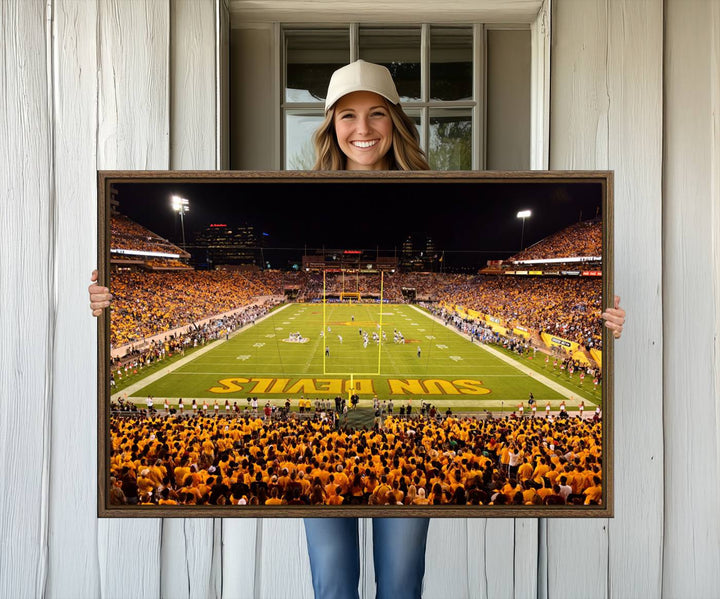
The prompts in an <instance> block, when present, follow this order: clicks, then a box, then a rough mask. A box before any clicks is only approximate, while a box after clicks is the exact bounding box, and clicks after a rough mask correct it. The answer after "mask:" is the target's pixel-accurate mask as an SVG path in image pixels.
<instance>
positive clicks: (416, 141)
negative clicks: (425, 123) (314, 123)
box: [312, 102, 430, 171]
mask: <svg viewBox="0 0 720 599" xmlns="http://www.w3.org/2000/svg"><path fill="white" fill-rule="evenodd" d="M385 104H386V106H387V108H388V113H389V114H390V119H391V120H392V123H393V133H392V148H391V151H389V152H388V153H387V157H388V159H389V160H390V164H389V165H388V170H391V171H428V170H430V166H429V165H428V162H427V159H426V158H425V152H423V150H422V148H421V147H420V136H419V135H418V132H417V129H416V128H415V123H414V122H413V120H412V119H411V118H410V117H409V116H408V115H407V114H406V113H405V111H404V110H403V109H402V107H401V106H400V104H391V103H390V102H385ZM334 119H335V106H333V107H332V108H331V109H330V110H328V111H327V112H326V113H325V119H324V120H323V122H322V123H321V124H320V126H319V127H318V128H317V130H316V131H315V133H314V134H313V137H312V140H313V145H314V146H315V164H314V165H313V170H314V171H344V170H345V162H346V160H347V158H346V156H345V154H343V152H342V150H341V149H340V146H339V144H338V141H337V136H336V135H335V125H334Z"/></svg>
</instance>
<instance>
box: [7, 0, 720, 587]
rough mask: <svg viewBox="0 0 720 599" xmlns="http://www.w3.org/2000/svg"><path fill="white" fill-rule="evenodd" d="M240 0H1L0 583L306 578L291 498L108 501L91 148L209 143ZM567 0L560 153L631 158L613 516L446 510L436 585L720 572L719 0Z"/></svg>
mask: <svg viewBox="0 0 720 599" xmlns="http://www.w3.org/2000/svg"><path fill="white" fill-rule="evenodd" d="M227 11H228V4H227V2H226V1H225V0H153V1H143V0H137V1H134V2H127V1H124V0H97V1H95V2H93V1H90V0H88V1H83V0H7V1H6V2H2V3H0V30H1V31H2V44H0V54H1V57H2V62H1V64H2V65H3V73H2V77H1V78H0V98H1V100H0V108H1V110H0V118H1V119H2V121H1V124H2V130H3V135H2V136H0V174H1V177H2V182H3V185H2V186H0V227H1V229H0V233H1V234H0V330H2V331H3V333H4V334H5V336H6V339H5V340H4V342H3V343H2V344H0V390H1V391H0V415H1V416H0V463H2V464H3V465H4V469H3V480H4V481H5V486H4V488H5V489H9V492H8V491H6V492H5V493H3V494H1V495H0V596H2V597H12V598H13V599H14V598H23V597H30V598H32V597H68V598H92V599H95V598H98V597H102V598H115V597H118V598H128V597H132V598H133V599H135V598H140V597H148V598H158V597H169V598H175V597H182V598H184V597H218V598H219V597H223V598H226V599H229V598H235V597H248V598H249V597H257V598H260V599H276V598H277V597H292V598H295V597H310V596H311V594H312V592H311V586H310V573H309V568H308V560H307V554H306V547H305V538H304V531H303V527H302V522H301V521H300V520H286V519H274V520H269V519H268V520H254V519H247V520H245V519H238V520H211V519H203V520H201V519H198V520H192V519H186V520H182V519H166V520H164V521H163V520H159V519H150V518H142V519H135V520H132V519H126V520H120V519H111V520H98V519H97V518H96V505H95V492H96V457H95V447H96V442H97V439H96V430H97V416H96V413H95V393H96V390H95V378H94V375H92V373H93V372H94V371H95V367H96V364H97V359H96V350H95V340H96V326H97V323H96V322H95V320H94V319H93V318H92V317H90V315H89V310H88V307H87V297H86V295H87V294H86V286H87V285H88V284H89V281H88V275H89V273H90V271H91V270H92V268H93V267H94V266H95V265H96V264H97V255H96V246H97V238H96V230H97V229H96V227H97V224H96V181H95V175H96V170H97V169H110V168H112V169H163V170H164V169H168V168H183V169H185V168H200V169H206V168H210V169H212V168H216V167H218V166H219V160H221V157H222V156H223V155H224V154H225V152H224V151H223V150H222V148H223V147H224V146H223V144H226V140H224V139H220V137H221V135H220V132H221V131H224V130H226V129H224V128H225V127H227V123H226V122H225V121H226V115H225V111H224V109H223V107H224V106H226V105H227V104H226V102H225V99H224V98H219V97H218V91H217V90H219V89H222V88H223V86H221V85H218V81H217V73H218V72H220V71H221V70H222V68H223V67H222V66H221V65H218V63H217V57H218V56H222V54H221V53H218V52H217V48H216V44H218V42H217V40H218V39H221V40H227V32H226V31H224V30H223V27H224V28H227V27H228V23H229V18H228V14H227ZM552 13H553V14H552V23H551V24H552V38H553V45H552V55H551V63H550V66H551V91H550V104H551V118H550V152H551V154H550V168H554V169H594V168H598V169H612V170H614V171H615V201H614V212H615V227H614V246H615V256H614V262H615V286H616V291H617V292H618V293H619V294H620V295H621V296H622V299H623V301H622V304H623V306H624V307H625V308H626V309H627V310H628V313H629V318H628V325H627V328H626V332H625V334H624V336H623V339H622V340H621V341H620V342H618V343H617V344H616V348H615V363H616V368H615V405H614V416H615V444H614V449H615V517H614V518H612V519H603V520H548V519H545V520H540V521H538V520H532V519H517V520H510V519H488V520H481V519H477V520H462V519H453V520H442V519H435V520H433V521H432V523H431V527H430V536H429V542H428V559H427V575H426V582H425V599H430V598H435V597H438V598H439V597H443V598H444V597H451V598H453V599H455V598H456V597H457V598H462V597H468V598H476V597H477V598H486V597H487V598H493V599H494V598H496V597H535V596H537V597H550V598H555V597H573V598H574V597H623V598H625V597H638V598H641V597H643V598H644V597H680V596H681V597H699V598H700V597H708V598H710V597H714V596H717V589H718V588H720V570H718V568H717V567H716V565H717V563H718V562H719V561H720V520H719V519H718V518H717V514H718V512H720V509H719V508H720V505H719V503H720V499H719V498H720V493H718V491H720V483H719V482H718V480H719V477H718V474H720V439H719V435H718V430H719V429H720V406H719V405H718V402H719V397H718V396H719V391H720V368H719V364H720V360H719V359H718V355H719V352H720V341H718V339H720V241H719V239H720V174H719V173H720V123H719V117H718V114H720V68H719V67H720V4H719V3H716V2H707V1H705V0H665V1H664V2H663V0H644V1H638V0H583V1H582V2H578V1H576V0H553V2H552ZM220 22H221V23H224V25H223V27H220V28H218V26H217V23H220ZM181 42H182V43H181ZM220 47H221V48H222V47H225V51H227V47H226V46H222V44H221V46H220ZM192 82H197V85H196V86H195V87H194V88H192ZM189 86H190V87H191V89H188V87H189ZM8 337H9V338H8ZM700 483H702V484H700ZM365 524H367V523H365ZM366 528H369V527H366ZM365 537H367V538H366V539H365V541H364V546H365V554H366V555H367V556H368V557H367V559H366V560H365V561H364V563H363V572H364V574H363V579H362V580H363V582H362V585H361V586H362V587H363V588H364V589H366V591H367V592H366V593H365V596H368V597H370V596H372V590H373V587H374V584H373V581H372V558H371V556H370V555H369V554H370V547H371V545H370V538H369V537H370V534H369V531H368V534H366V535H365Z"/></svg>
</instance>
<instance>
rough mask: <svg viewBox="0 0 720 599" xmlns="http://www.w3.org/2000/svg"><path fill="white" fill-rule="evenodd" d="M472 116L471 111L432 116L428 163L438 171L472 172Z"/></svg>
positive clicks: (442, 111)
mask: <svg viewBox="0 0 720 599" xmlns="http://www.w3.org/2000/svg"><path fill="white" fill-rule="evenodd" d="M471 133H472V116H471V114H470V111H469V110H467V109H462V110H452V109H437V110H432V111H431V112H430V144H429V149H428V162H429V163H430V168H432V169H433V170H438V171H448V170H458V171H460V170H461V171H469V170H471V169H472V135H471Z"/></svg>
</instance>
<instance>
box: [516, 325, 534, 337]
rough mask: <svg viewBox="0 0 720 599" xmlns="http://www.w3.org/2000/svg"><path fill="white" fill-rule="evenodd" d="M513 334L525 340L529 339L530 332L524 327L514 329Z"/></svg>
mask: <svg viewBox="0 0 720 599" xmlns="http://www.w3.org/2000/svg"><path fill="white" fill-rule="evenodd" d="M513 333H515V334H516V335H519V336H520V337H524V338H525V339H530V332H529V331H528V330H527V329H526V328H525V327H515V328H514V329H513Z"/></svg>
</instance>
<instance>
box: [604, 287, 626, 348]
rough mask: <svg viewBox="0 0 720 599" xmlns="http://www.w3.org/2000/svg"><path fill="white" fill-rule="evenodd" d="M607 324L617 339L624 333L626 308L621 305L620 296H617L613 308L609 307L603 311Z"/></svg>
mask: <svg viewBox="0 0 720 599" xmlns="http://www.w3.org/2000/svg"><path fill="white" fill-rule="evenodd" d="M602 318H603V320H604V321H605V326H606V327H607V328H608V329H610V330H611V331H612V334H613V337H615V339H620V335H622V331H623V325H624V324H625V310H623V309H622V308H621V307H620V298H619V297H618V296H617V295H616V296H615V304H614V307H613V308H608V309H607V310H605V312H603V313H602Z"/></svg>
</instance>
